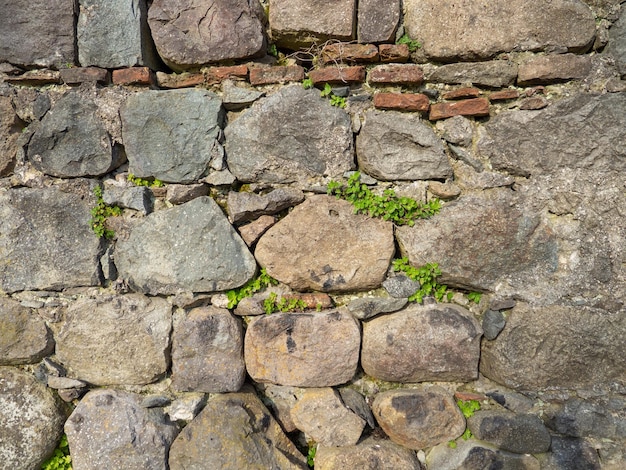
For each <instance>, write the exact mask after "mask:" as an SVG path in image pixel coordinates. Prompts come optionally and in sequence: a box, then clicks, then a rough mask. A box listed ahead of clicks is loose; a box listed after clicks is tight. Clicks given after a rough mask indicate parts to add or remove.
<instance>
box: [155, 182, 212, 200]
mask: <svg viewBox="0 0 626 470" xmlns="http://www.w3.org/2000/svg"><path fill="white" fill-rule="evenodd" d="M208 195H209V186H208V185H206V184H204V183H198V184H168V185H167V196H165V198H166V199H167V200H168V201H169V202H171V203H172V204H184V203H186V202H189V201H191V200H192V199H195V198H197V197H200V196H208Z"/></svg>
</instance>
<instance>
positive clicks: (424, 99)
mask: <svg viewBox="0 0 626 470" xmlns="http://www.w3.org/2000/svg"><path fill="white" fill-rule="evenodd" d="M374 106H375V107H376V108H378V109H393V110H396V111H420V112H427V111H428V108H430V101H429V99H428V96H426V95H424V94H421V93H376V94H375V95H374Z"/></svg>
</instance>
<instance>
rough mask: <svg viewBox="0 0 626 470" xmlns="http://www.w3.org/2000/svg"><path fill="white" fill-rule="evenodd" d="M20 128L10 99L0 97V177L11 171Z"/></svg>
mask: <svg viewBox="0 0 626 470" xmlns="http://www.w3.org/2000/svg"><path fill="white" fill-rule="evenodd" d="M21 128H22V126H21V125H20V121H19V119H18V117H17V114H16V112H15V110H14V109H13V105H12V104H11V98H10V97H9V96H0V176H6V175H8V174H10V173H11V172H12V171H13V167H14V166H15V157H16V154H17V139H18V137H19V135H20V132H21Z"/></svg>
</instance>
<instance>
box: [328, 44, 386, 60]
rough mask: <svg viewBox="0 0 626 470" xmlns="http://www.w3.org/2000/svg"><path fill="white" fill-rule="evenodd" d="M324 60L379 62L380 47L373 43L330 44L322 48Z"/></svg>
mask: <svg viewBox="0 0 626 470" xmlns="http://www.w3.org/2000/svg"><path fill="white" fill-rule="evenodd" d="M322 61H323V62H325V63H327V62H345V63H355V62H377V61H378V47H376V46H375V45H373V44H346V43H335V44H329V45H328V46H325V47H324V49H322Z"/></svg>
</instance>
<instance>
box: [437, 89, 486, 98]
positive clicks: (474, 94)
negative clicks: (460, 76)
mask: <svg viewBox="0 0 626 470" xmlns="http://www.w3.org/2000/svg"><path fill="white" fill-rule="evenodd" d="M479 96H480V90H479V89H478V88H475V87H473V86H470V87H463V88H457V89H456V90H451V91H448V92H446V93H444V94H443V96H442V98H443V99H444V100H458V99H461V98H478V97H479Z"/></svg>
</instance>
